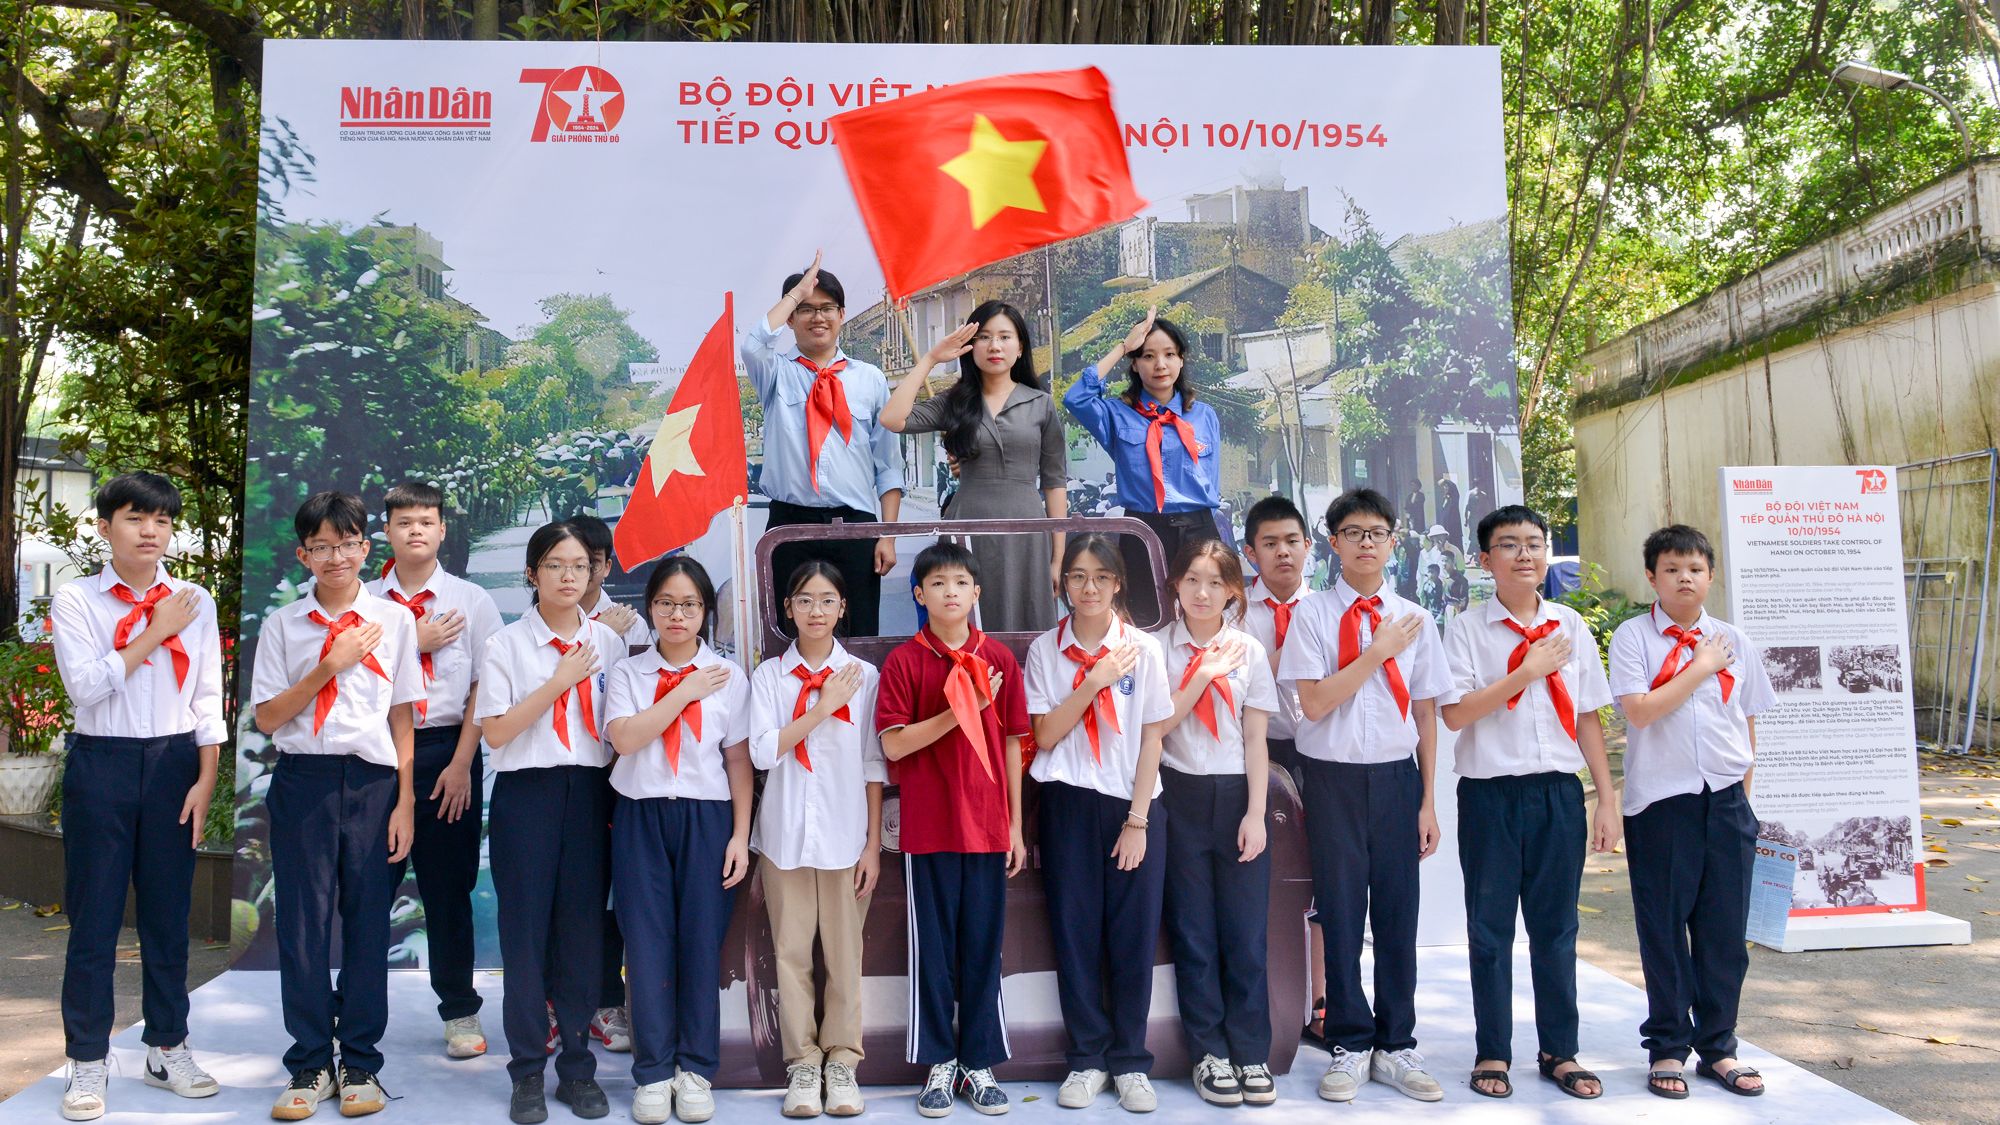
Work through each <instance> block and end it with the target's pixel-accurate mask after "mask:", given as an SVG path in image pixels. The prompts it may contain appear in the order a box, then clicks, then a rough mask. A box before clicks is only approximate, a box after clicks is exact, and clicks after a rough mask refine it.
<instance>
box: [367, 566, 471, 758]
mask: <svg viewBox="0 0 2000 1125" xmlns="http://www.w3.org/2000/svg"><path fill="white" fill-rule="evenodd" d="M392 590H393V591H395V592H396V593H398V594H402V595H403V596H404V597H406V598H409V599H410V600H411V601H421V603H422V605H423V608H424V615H425V616H426V617H435V616H437V615H439V614H442V613H448V612H451V611H453V610H456V611H457V612H458V613H459V614H460V615H461V616H463V617H464V618H465V628H464V629H462V630H460V631H459V634H458V636H456V637H453V638H452V639H451V642H450V643H449V644H446V645H445V646H444V647H442V648H440V649H438V650H437V651H436V652H433V653H431V654H430V656H431V676H430V681H429V683H428V684H427V685H426V689H425V697H424V698H425V706H424V714H423V716H422V717H421V718H419V719H418V720H417V726H418V727H420V728H428V727H449V726H456V725H458V724H459V723H462V722H464V721H465V700H466V696H467V695H468V694H469V693H470V692H471V691H472V685H473V684H474V683H476V682H478V680H479V665H480V662H481V659H482V657H484V655H485V653H486V642H487V641H489V640H492V639H493V634H495V633H497V632H499V631H500V610H499V608H498V607H496V606H495V605H494V604H493V595H491V594H489V593H487V592H486V590H485V588H484V587H482V586H477V585H474V584H473V583H471V582H467V581H466V580H465V579H463V578H460V577H458V576H457V575H455V574H446V573H445V570H444V567H442V566H439V567H433V568H432V569H431V576H430V578H428V579H426V580H425V582H424V584H423V586H422V587H421V588H420V589H418V590H417V591H416V592H415V593H409V592H406V591H405V590H404V589H403V588H402V586H401V585H400V584H399V583H398V582H397V581H396V572H395V570H394V569H393V568H392V569H390V570H389V571H388V572H387V573H385V574H384V575H383V576H382V577H381V578H377V579H376V580H375V581H373V582H370V583H368V592H369V593H371V594H373V595H375V596H376V597H378V598H381V599H382V600H383V601H386V602H390V603H392V604H396V605H401V604H402V603H401V602H397V601H396V599H395V597H393V596H392V595H391V593H390V591H392ZM426 594H428V595H430V596H429V597H428V598H426V597H425V596H424V595H426ZM404 611H405V612H410V611H409V609H408V607H407V606H406V607H404ZM410 620H411V621H413V622H414V621H416V620H417V615H416V614H415V613H413V612H412V613H410ZM417 663H418V665H419V666H421V665H422V664H423V654H422V653H421V652H419V653H418V655H417Z"/></svg>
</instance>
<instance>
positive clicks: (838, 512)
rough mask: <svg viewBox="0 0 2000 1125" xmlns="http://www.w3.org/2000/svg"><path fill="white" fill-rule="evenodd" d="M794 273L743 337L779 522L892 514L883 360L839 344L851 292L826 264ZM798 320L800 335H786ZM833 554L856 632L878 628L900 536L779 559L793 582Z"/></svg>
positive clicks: (897, 508) (897, 471)
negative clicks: (810, 563)
mask: <svg viewBox="0 0 2000 1125" xmlns="http://www.w3.org/2000/svg"><path fill="white" fill-rule="evenodd" d="M819 262H820V259H819V255H818V254H814V255H813V263H812V266H811V267H810V268H808V269H807V270H806V271H805V272H803V273H795V274H793V275H791V276H790V277H788V278H786V279H785V291H784V296H782V297H780V298H779V299H778V303H777V304H775V305H773V306H771V311H770V312H768V313H766V314H765V315H764V317H763V319H761V320H758V321H756V322H754V323H753V324H752V325H751V328H750V331H749V332H748V333H747V334H746V335H745V336H744V338H743V347H742V352H743V366H744V367H745V368H746V369H748V371H749V372H750V384H751V386H753V387H755V388H756V391H757V401H758V402H759V403H761V404H762V405H763V408H764V469H763V475H762V477H761V478H760V480H759V487H760V489H761V490H762V491H763V493H764V495H766V496H768V497H770V498H771V518H770V524H769V526H770V527H783V526H785V525H788V524H799V523H821V524H823V523H832V522H833V521H834V520H835V519H842V520H846V521H847V522H848V523H873V522H876V521H877V520H878V519H879V520H881V521H883V522H887V523H894V522H895V521H896V518H897V516H899V515H900V514H901V512H902V506H903V458H902V454H901V452H900V451H899V450H898V448H897V444H896V435H895V434H893V433H890V432H889V431H888V430H885V429H883V428H882V426H881V424H880V422H879V421H878V419H879V418H880V417H881V414H882V406H883V404H884V403H886V402H888V400H889V381H888V380H887V379H886V378H884V377H883V375H882V371H881V369H880V368H878V367H876V366H875V365H873V364H871V363H868V362H866V361H865V360H859V359H855V358H853V357H851V356H849V355H848V354H847V353H846V352H844V351H842V350H841V348H840V326H841V322H842V320H843V319H844V317H845V316H846V311H847V310H846V305H847V295H846V292H845V291H844V290H843V289H842V288H841V285H840V281H839V279H838V278H836V277H834V276H833V275H832V274H831V273H827V272H826V271H824V270H821V269H820V268H819ZM787 325H789V326H790V327H791V329H792V335H793V338H794V341H795V342H794V344H793V345H792V346H791V347H783V346H781V345H780V343H779V338H778V333H779V331H780V330H781V329H783V328H785V327H786V326H787ZM813 558H818V559H825V560H826V561H827V562H830V563H832V564H833V565H834V566H835V567H836V568H838V569H839V570H840V573H841V577H842V578H843V579H844V580H845V582H846V585H847V632H848V635H850V636H862V637H872V636H874V635H876V633H877V631H878V623H879V619H880V615H881V604H882V575H885V574H887V573H889V571H890V570H892V569H894V567H895V565H896V541H895V540H894V539H831V540H821V541H816V542H797V543H787V544H785V545H783V546H781V547H779V548H778V549H777V551H775V552H774V553H773V554H772V556H771V566H772V571H773V574H772V578H773V580H774V582H775V583H776V585H777V586H778V588H780V589H783V588H784V586H785V584H786V583H787V582H788V581H790V578H791V573H792V570H793V569H794V568H795V567H797V566H798V565H799V564H800V563H802V562H804V561H805V560H807V559H813Z"/></svg>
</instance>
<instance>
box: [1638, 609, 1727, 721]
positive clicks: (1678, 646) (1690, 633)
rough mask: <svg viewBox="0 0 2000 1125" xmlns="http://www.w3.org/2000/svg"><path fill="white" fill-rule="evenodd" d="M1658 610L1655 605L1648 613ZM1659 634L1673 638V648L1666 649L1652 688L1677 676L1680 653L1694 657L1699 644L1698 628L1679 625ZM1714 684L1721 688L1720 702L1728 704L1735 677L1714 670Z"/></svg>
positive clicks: (1725, 672) (1657, 611) (1722, 671)
mask: <svg viewBox="0 0 2000 1125" xmlns="http://www.w3.org/2000/svg"><path fill="white" fill-rule="evenodd" d="M1659 609H1660V607H1659V606H1658V605H1655V606H1654V607H1653V608H1652V610H1651V611H1650V612H1651V613H1653V614H1658V613H1659ZM1653 622H1654V624H1656V625H1657V624H1658V623H1659V618H1658V617H1657V616H1655V617H1654V618H1653ZM1660 632H1661V633H1663V634H1665V635H1666V636H1668V637H1671V638H1673V642H1674V647H1672V648H1670V649H1668V650H1667V658H1666V659H1665V660H1662V661H1660V671H1659V673H1658V674H1657V675H1655V676H1654V677H1653V684H1652V686H1653V687H1654V688H1658V687H1661V686H1663V685H1665V684H1666V682H1667V681H1668V680H1671V679H1673V678H1674V677H1675V676H1677V675H1679V674H1680V671H1681V653H1682V652H1686V653H1687V654H1688V655H1690V656H1692V655H1694V646H1696V645H1698V644H1700V643H1701V629H1700V628H1694V629H1683V628H1681V627H1680V626H1679V625H1668V626H1667V627H1666V628H1665V629H1662V630H1660ZM1715 682H1716V683H1717V684H1718V685H1720V686H1721V688H1722V701H1723V702H1724V703H1727V702H1729V691H1730V689H1731V688H1733V687H1735V686H1736V677H1735V676H1734V675H1732V674H1730V671H1729V669H1727V668H1721V669H1717V670H1716V673H1715Z"/></svg>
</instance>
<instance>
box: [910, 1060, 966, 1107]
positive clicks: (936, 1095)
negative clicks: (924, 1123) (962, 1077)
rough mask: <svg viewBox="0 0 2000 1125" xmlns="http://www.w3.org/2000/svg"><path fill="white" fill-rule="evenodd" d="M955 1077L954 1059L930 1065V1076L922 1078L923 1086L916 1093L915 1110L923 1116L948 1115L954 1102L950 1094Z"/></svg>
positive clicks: (956, 1073)
mask: <svg viewBox="0 0 2000 1125" xmlns="http://www.w3.org/2000/svg"><path fill="white" fill-rule="evenodd" d="M957 1077H958V1060H956V1059H954V1060H952V1061H951V1062H941V1063H937V1064H935V1065H934V1066H932V1067H931V1073H930V1077H928V1078H926V1079H924V1088H923V1089H922V1090H921V1091H919V1092H918V1093H917V1112H918V1113H920V1114H922V1115H923V1116H925V1117H945V1116H948V1115H949V1114H950V1113H951V1108H952V1106H953V1105H954V1104H955V1103H954V1102H953V1100H952V1096H951V1086H952V1082H953V1080H955V1079H956V1078H957Z"/></svg>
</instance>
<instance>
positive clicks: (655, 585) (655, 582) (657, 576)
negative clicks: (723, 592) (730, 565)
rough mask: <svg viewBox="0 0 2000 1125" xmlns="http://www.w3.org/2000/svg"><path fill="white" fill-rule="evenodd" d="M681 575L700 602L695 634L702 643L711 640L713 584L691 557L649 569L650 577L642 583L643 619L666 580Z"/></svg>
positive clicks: (671, 559)
mask: <svg viewBox="0 0 2000 1125" xmlns="http://www.w3.org/2000/svg"><path fill="white" fill-rule="evenodd" d="M677 574H678V575H681V576H682V577H684V578H686V579H687V580H688V581H690V582H692V583H694V592H695V596H696V597H699V598H700V599H701V628H700V629H698V630H696V633H697V634H698V635H699V636H700V637H701V639H702V640H705V641H713V640H714V639H715V583H714V582H713V581H711V580H710V579H709V577H708V568H707V567H705V566H703V565H701V564H700V563H698V562H696V561H695V560H694V557H693V556H692V555H668V556H667V557H666V558H664V559H661V560H660V561H659V563H658V564H656V565H655V566H654V567H653V576H652V577H651V578H648V579H646V617H647V620H648V621H650V620H651V619H652V616H653V599H654V598H657V597H659V596H660V590H661V589H662V588H663V587H665V586H666V584H667V579H669V578H672V577H673V576H675V575H677Z"/></svg>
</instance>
